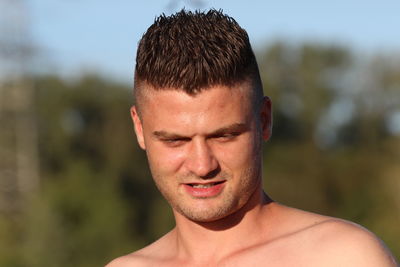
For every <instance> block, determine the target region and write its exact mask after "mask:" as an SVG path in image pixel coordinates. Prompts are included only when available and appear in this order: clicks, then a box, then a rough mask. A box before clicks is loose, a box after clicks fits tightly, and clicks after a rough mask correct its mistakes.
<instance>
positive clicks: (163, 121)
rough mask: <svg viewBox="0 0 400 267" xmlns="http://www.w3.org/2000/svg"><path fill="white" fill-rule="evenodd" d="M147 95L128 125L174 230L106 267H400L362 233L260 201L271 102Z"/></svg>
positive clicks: (211, 93) (232, 93) (229, 92)
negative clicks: (169, 212) (166, 204)
mask: <svg viewBox="0 0 400 267" xmlns="http://www.w3.org/2000/svg"><path fill="white" fill-rule="evenodd" d="M146 89H147V93H146V95H145V96H143V98H141V99H140V101H141V105H140V112H139V113H140V115H139V113H138V110H137V109H136V108H135V107H133V108H132V109H131V115H132V118H133V122H134V127H135V132H136V136H137V139H138V143H139V145H140V147H141V148H142V149H144V150H146V153H147V156H148V161H149V165H150V168H151V172H152V175H153V178H154V181H155V183H156V185H157V187H158V188H159V189H160V191H161V193H162V194H163V195H164V197H165V198H166V199H167V200H168V202H169V203H170V205H171V207H172V210H173V213H174V216H175V221H176V227H175V228H174V229H172V230H171V231H170V232H169V233H167V234H166V235H164V236H163V237H161V238H160V239H159V240H157V241H156V242H154V243H152V244H150V245H149V246H147V247H145V248H143V249H141V250H139V251H136V252H134V253H131V254H128V255H126V256H123V257H120V258H118V259H116V260H114V261H112V262H111V263H110V264H109V265H107V267H121V266H122V267H125V266H126V267H127V266H279V267H281V266H307V267H309V266H383V267H384V266H397V265H396V263H395V262H394V260H393V258H392V256H391V255H390V252H389V251H387V250H386V248H385V247H384V246H383V245H382V243H381V242H380V241H379V239H378V238H377V237H376V236H374V235H373V234H372V233H370V232H368V231H367V230H365V229H364V228H362V227H360V226H358V225H355V224H353V223H349V222H346V221H343V220H339V219H335V218H331V217H327V216H322V215H318V214H314V213H309V212H305V211H301V210H297V209H293V208H289V207H286V206H283V205H281V204H279V203H276V202H274V201H272V200H271V199H270V198H269V197H268V196H267V195H266V194H265V193H264V192H263V189H262V169H261V165H262V156H261V143H262V141H263V140H268V139H269V138H270V136H271V126H272V119H271V102H270V100H269V99H268V98H266V97H264V98H262V99H261V98H260V99H258V100H259V101H252V98H251V97H250V94H249V90H251V85H250V84H248V83H242V84H238V85H236V86H234V87H231V88H228V87H225V86H214V87H211V88H207V89H206V90H203V91H202V92H200V93H198V94H197V95H195V96H191V95H188V94H186V93H185V92H183V91H180V90H175V89H165V90H158V91H156V90H154V89H152V88H146ZM256 100H257V99H256ZM256 102H258V103H260V104H259V105H255V103H256ZM295 178H296V177H294V179H295ZM194 185H195V186H194ZM198 187H200V188H198ZM143 204H144V205H146V203H143Z"/></svg>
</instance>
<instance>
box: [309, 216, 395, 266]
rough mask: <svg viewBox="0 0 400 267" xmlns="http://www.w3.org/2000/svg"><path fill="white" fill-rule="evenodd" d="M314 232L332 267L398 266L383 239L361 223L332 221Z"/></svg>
mask: <svg viewBox="0 0 400 267" xmlns="http://www.w3.org/2000/svg"><path fill="white" fill-rule="evenodd" d="M315 231H316V232H317V235H316V236H317V237H318V241H319V244H322V245H323V248H321V249H320V250H319V251H320V252H321V254H320V255H321V257H324V259H325V260H327V261H329V262H331V263H332V265H333V266H342V265H346V266H347V265H348V266H398V265H397V264H396V261H395V260H394V257H393V256H392V255H391V253H390V251H389V249H388V248H387V247H386V246H385V244H384V243H383V242H382V240H380V239H379V238H378V237H377V236H376V235H375V234H373V233H372V232H370V231H368V230H367V229H365V228H364V227H362V226H360V225H358V224H355V223H352V222H349V221H345V220H341V219H336V218H331V219H329V220H326V221H324V222H323V223H321V224H320V225H318V226H316V229H315Z"/></svg>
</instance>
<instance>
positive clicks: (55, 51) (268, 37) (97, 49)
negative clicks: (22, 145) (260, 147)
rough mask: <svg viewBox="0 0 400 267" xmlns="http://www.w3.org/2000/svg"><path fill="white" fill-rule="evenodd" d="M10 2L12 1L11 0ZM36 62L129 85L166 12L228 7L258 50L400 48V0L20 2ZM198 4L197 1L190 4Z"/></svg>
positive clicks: (44, 68) (52, 69) (65, 72)
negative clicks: (279, 44)
mask: <svg viewBox="0 0 400 267" xmlns="http://www.w3.org/2000/svg"><path fill="white" fill-rule="evenodd" d="M11 1H12V0H11ZM20 1H25V5H26V11H25V12H26V17H27V18H29V33H30V39H31V41H32V43H33V44H34V45H35V46H36V47H37V48H38V54H39V55H40V57H41V58H42V60H41V61H40V62H41V64H39V65H38V66H37V68H38V69H39V71H40V70H42V71H50V72H57V73H59V74H62V75H64V76H67V77H68V76H79V75H82V74H84V73H86V72H99V73H101V74H103V75H107V76H108V77H110V78H113V79H116V80H119V81H121V82H124V83H125V82H127V83H131V82H132V80H133V75H132V73H133V69H134V61H135V53H136V47H137V43H138V41H139V39H140V37H141V36H142V34H143V33H144V32H145V31H146V29H147V27H148V26H150V25H151V23H152V22H153V21H154V18H155V17H156V16H158V15H159V14H161V13H165V14H171V13H173V12H175V11H178V10H180V9H181V8H183V7H185V8H186V9H191V10H193V9H196V8H200V9H202V10H204V9H208V8H216V9H223V11H224V12H225V13H227V14H229V15H230V16H232V17H234V18H235V19H236V20H237V21H238V22H239V24H240V25H241V26H242V27H243V28H245V29H246V30H247V31H248V33H249V36H250V40H251V42H252V44H253V46H254V48H255V50H257V49H260V48H261V47H263V46H265V45H266V44H269V43H273V42H274V41H277V40H283V41H289V42H293V43H300V42H304V41H317V42H322V43H324V44H340V45H345V46H348V47H350V48H352V49H353V50H355V51H361V52H377V51H400V34H399V32H400V31H399V29H400V15H399V14H400V1H399V0H380V1H378V0H376V1H370V0H364V1H362V0H346V1H345V0H336V1H317V0H303V1H288V0H281V1H269V0H264V1H262V0H254V1H234V0H192V1H189V0H186V1H177V0H172V1H171V0H158V1H156V0H147V1H137V0H115V1H110V0H20ZM193 3H195V4H193Z"/></svg>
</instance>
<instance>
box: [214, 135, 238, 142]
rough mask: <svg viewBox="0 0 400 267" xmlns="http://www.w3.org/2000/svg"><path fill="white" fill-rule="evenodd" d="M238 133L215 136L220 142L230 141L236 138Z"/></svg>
mask: <svg viewBox="0 0 400 267" xmlns="http://www.w3.org/2000/svg"><path fill="white" fill-rule="evenodd" d="M239 134H240V133H227V134H221V135H217V136H215V138H217V139H218V140H220V141H230V140H233V139H234V138H235V137H237V136H238V135H239Z"/></svg>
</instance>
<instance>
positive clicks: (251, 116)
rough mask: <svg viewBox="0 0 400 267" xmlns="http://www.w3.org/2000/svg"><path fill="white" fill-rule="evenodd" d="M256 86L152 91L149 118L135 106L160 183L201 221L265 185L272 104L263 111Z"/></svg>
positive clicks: (144, 106) (145, 107) (174, 202)
mask: <svg viewBox="0 0 400 267" xmlns="http://www.w3.org/2000/svg"><path fill="white" fill-rule="evenodd" d="M249 86H250V85H249V84H247V83H244V84H241V85H238V86H236V87H234V88H227V87H223V86H215V87H212V88H210V89H207V90H204V91H202V92H201V93H199V94H197V95H196V96H190V95H188V94H186V93H185V92H183V91H178V90H159V91H155V90H152V89H149V90H151V91H150V93H148V94H147V95H146V96H143V99H141V100H142V103H141V116H140V118H139V116H138V115H137V112H136V110H135V108H134V107H133V108H132V117H133V120H134V123H135V130H136V134H137V138H138V141H139V144H140V146H141V147H142V148H143V149H145V150H146V152H147V156H148V160H149V165H150V169H151V172H152V175H153V178H154V181H155V183H156V185H157V187H158V189H159V190H160V191H161V193H162V194H163V195H164V197H165V198H166V199H167V201H168V202H169V203H170V205H171V206H172V208H173V209H174V212H178V213H180V214H181V215H183V216H185V217H186V218H189V219H191V220H193V221H198V222H210V221H215V220H218V219H221V218H223V217H225V216H227V215H229V214H231V213H233V212H235V211H237V210H238V209H240V208H241V207H242V206H243V205H244V204H245V203H247V201H248V200H249V198H250V196H251V195H252V194H253V193H254V192H255V191H256V189H260V188H261V142H262V139H263V138H264V139H268V138H269V135H270V123H271V119H270V102H269V100H268V99H265V100H264V103H263V105H262V108H261V109H260V110H257V111H255V110H256V109H254V108H253V107H252V102H251V99H250V97H249V93H248V90H249Z"/></svg>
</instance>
